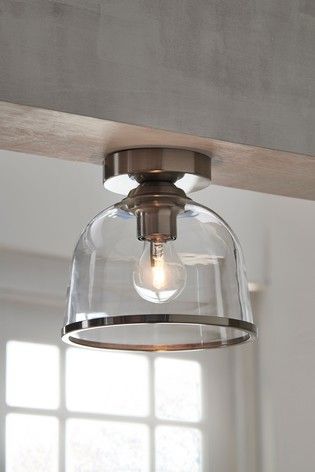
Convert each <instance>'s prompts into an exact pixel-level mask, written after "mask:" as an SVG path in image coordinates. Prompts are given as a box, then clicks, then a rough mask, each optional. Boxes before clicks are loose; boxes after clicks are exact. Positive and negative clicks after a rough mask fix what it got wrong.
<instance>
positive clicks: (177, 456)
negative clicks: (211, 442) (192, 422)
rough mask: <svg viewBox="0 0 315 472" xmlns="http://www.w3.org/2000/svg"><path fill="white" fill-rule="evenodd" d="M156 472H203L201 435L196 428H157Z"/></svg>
mask: <svg viewBox="0 0 315 472" xmlns="http://www.w3.org/2000/svg"><path fill="white" fill-rule="evenodd" d="M155 441H156V450H155V464H156V468H155V471H156V472H177V471H178V472H179V471H180V472H201V471H202V450H201V433H200V431H199V430H198V429H195V428H185V427H180V426H158V427H157V428H156V435H155Z"/></svg>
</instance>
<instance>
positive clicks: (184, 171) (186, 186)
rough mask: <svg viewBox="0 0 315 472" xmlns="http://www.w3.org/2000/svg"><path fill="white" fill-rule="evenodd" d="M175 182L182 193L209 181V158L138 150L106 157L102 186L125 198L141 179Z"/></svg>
mask: <svg viewBox="0 0 315 472" xmlns="http://www.w3.org/2000/svg"><path fill="white" fill-rule="evenodd" d="M150 179H152V180H157V179H158V180H166V181H173V182H174V181H176V185H177V186H178V187H179V188H181V189H183V190H184V191H185V193H190V192H194V191H196V190H200V189H202V188H205V187H207V186H208V185H209V183H210V181H211V156H210V155H205V154H201V153H199V152H195V151H189V150H186V149H172V148H158V147H154V148H137V149H126V150H122V151H117V152H113V153H111V154H108V155H107V156H106V157H105V160H104V187H105V188H106V189H107V190H110V191H111V192H115V193H119V194H121V195H127V194H128V193H129V191H130V190H132V189H133V188H135V187H136V186H137V185H138V182H139V181H143V180H150Z"/></svg>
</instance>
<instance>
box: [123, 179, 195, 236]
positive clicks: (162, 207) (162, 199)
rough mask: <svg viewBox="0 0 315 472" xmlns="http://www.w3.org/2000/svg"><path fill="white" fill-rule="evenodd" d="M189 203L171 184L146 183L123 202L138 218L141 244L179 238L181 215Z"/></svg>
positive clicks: (181, 191) (184, 195)
mask: <svg viewBox="0 0 315 472" xmlns="http://www.w3.org/2000/svg"><path fill="white" fill-rule="evenodd" d="M188 200H189V198H188V197H187V196H186V194H185V192H184V191H183V190H181V189H179V188H177V187H176V186H175V185H174V184H173V183H171V182H157V181H152V182H143V183H141V184H140V185H139V186H138V187H137V188H136V189H134V190H132V191H131V192H130V193H129V195H128V196H127V198H125V199H124V200H123V203H125V206H126V209H128V211H130V212H132V213H134V214H135V215H136V217H137V237H138V239H139V240H140V241H162V242H163V241H164V242H165V241H169V240H174V239H176V237H177V216H178V214H179V213H181V212H182V211H184V208H185V204H186V202H187V201H188Z"/></svg>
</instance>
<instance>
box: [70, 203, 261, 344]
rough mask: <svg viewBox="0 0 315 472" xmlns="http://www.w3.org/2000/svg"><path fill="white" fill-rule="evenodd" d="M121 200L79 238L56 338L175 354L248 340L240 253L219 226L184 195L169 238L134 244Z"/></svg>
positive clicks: (133, 222) (251, 330) (133, 224)
mask: <svg viewBox="0 0 315 472" xmlns="http://www.w3.org/2000/svg"><path fill="white" fill-rule="evenodd" d="M123 202H124V201H122V202H120V203H118V204H116V205H114V206H112V207H110V208H107V209H106V210H104V211H103V212H101V213H100V214H99V215H97V216H96V217H95V218H94V219H93V220H92V221H91V222H90V223H89V225H88V226H87V228H86V229H85V231H84V232H83V234H82V235H81V237H80V239H79V241H78V244H77V246H76V249H75V252H74V257H73V265H72V273H71V285H70V291H69V300H68V310H67V314H66V320H65V326H64V328H63V339H64V340H65V341H67V342H69V343H72V344H77V345H82V346H89V347H95V348H105V349H106V348H107V349H130V350H144V351H158V350H165V351H175V350H190V349H204V348H211V347H218V346H224V345H230V344H236V343H240V342H244V341H246V340H248V339H250V338H251V337H252V336H255V333H256V329H255V326H254V325H253V320H252V312H251V306H250V301H249V294H248V287H247V279H246V273H245V268H244V262H243V257H242V254H241V249H240V246H239V244H238V242H237V240H236V238H235V236H234V234H233V233H232V231H231V230H230V228H229V227H228V226H227V225H226V223H225V222H224V221H223V220H222V219H221V218H220V217H218V216H217V215H216V214H215V213H214V212H212V211H211V210H209V209H207V208H205V207H203V206H201V205H198V204H196V203H194V202H193V201H192V200H190V199H189V198H186V199H185V201H184V205H183V208H182V211H181V212H180V213H179V214H178V215H177V217H176V226H177V235H176V239H175V238H174V240H165V239H161V240H160V239H157V240H155V241H153V242H152V241H147V240H146V241H140V240H139V239H138V237H137V217H136V215H135V214H134V213H133V212H130V211H128V210H126V207H125V205H124V203H123Z"/></svg>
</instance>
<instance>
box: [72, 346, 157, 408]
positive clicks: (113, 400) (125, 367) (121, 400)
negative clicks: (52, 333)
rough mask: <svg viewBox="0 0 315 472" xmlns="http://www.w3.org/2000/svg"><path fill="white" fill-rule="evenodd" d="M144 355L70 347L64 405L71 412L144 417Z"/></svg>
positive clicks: (146, 392) (146, 400) (146, 393)
mask: <svg viewBox="0 0 315 472" xmlns="http://www.w3.org/2000/svg"><path fill="white" fill-rule="evenodd" d="M148 382H149V376H148V360H147V358H146V357H145V356H142V355H134V354H122V353H112V352H101V351H87V350H82V349H76V348H72V349H71V348H70V349H68V351H67V374H66V402H67V408H68V409H69V410H72V411H85V412H91V413H108V414H113V415H115V414H116V415H134V416H135V415H138V416H145V415H147V414H148V409H149V398H148V397H149V385H148Z"/></svg>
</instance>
